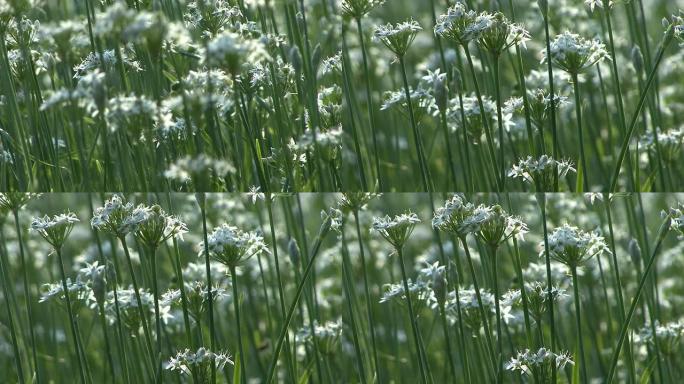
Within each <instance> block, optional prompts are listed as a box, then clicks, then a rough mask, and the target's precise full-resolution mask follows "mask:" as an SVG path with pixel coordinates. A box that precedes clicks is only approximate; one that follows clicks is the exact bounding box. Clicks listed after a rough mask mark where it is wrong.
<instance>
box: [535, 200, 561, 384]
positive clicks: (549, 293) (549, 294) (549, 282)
mask: <svg viewBox="0 0 684 384" xmlns="http://www.w3.org/2000/svg"><path fill="white" fill-rule="evenodd" d="M536 197H537V203H538V204H539V208H541V212H542V226H543V227H544V259H545V261H546V300H547V303H548V307H549V308H548V312H549V327H550V330H551V350H552V351H555V350H556V324H555V319H554V313H553V279H552V278H551V255H550V254H549V230H548V228H547V226H546V194H545V193H543V192H542V193H537V194H536ZM538 327H539V326H538ZM539 332H540V335H541V336H543V334H542V332H541V327H539ZM540 342H543V341H542V340H541V339H540ZM556 374H557V372H556V365H555V364H552V365H551V377H552V381H551V382H552V383H555V382H556Z"/></svg>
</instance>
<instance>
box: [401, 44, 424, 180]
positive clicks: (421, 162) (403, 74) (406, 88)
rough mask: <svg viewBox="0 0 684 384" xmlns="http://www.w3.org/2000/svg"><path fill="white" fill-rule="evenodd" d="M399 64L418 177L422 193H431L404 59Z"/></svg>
mask: <svg viewBox="0 0 684 384" xmlns="http://www.w3.org/2000/svg"><path fill="white" fill-rule="evenodd" d="M399 63H400V64H401V78H402V79H403V81H404V91H405V93H406V105H407V108H408V112H409V119H410V120H411V128H412V130H413V140H414V141H415V142H416V152H418V163H419V165H420V175H421V179H422V181H423V190H424V192H431V191H432V188H431V187H430V184H429V181H428V176H427V164H426V162H425V157H424V155H423V150H422V144H421V140H420V133H419V132H418V124H417V123H416V118H415V116H414V115H413V106H412V103H411V89H410V88H409V83H408V79H407V78H406V64H405V63H404V57H403V56H400V57H399Z"/></svg>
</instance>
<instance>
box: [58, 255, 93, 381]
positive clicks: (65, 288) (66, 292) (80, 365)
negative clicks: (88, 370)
mask: <svg viewBox="0 0 684 384" xmlns="http://www.w3.org/2000/svg"><path fill="white" fill-rule="evenodd" d="M55 252H56V253H57V258H58V259H59V272H60V274H61V277H62V290H63V291H62V292H63V293H64V299H65V300H66V306H67V313H68V314H69V326H70V328H71V337H72V338H73V341H74V349H75V352H76V360H78V374H79V376H80V378H81V382H82V383H85V382H86V379H85V372H84V370H83V363H82V362H81V353H80V352H79V349H78V345H79V342H78V336H77V333H76V319H75V318H74V312H73V308H72V307H71V298H70V297H69V286H68V285H67V278H66V272H64V260H63V259H62V250H61V249H55ZM85 358H86V357H85V356H83V359H85Z"/></svg>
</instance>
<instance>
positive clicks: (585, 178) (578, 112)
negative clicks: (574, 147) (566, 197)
mask: <svg viewBox="0 0 684 384" xmlns="http://www.w3.org/2000/svg"><path fill="white" fill-rule="evenodd" d="M571 77H572V85H573V87H574V94H575V118H576V119H577V138H578V139H579V148H580V161H581V164H582V172H577V174H578V175H579V174H581V175H582V185H581V188H582V189H581V191H584V192H588V191H589V168H587V158H586V156H585V154H584V130H583V129H582V104H581V101H580V100H581V99H580V88H579V80H578V76H577V73H572V74H571ZM551 104H553V103H551ZM575 188H576V189H577V191H578V192H579V191H580V186H579V185H578V186H576V187H575Z"/></svg>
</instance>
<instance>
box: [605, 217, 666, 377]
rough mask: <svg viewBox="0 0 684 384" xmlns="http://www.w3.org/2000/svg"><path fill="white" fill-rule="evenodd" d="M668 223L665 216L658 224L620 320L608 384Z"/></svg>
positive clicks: (613, 374) (613, 373)
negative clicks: (624, 313)
mask: <svg viewBox="0 0 684 384" xmlns="http://www.w3.org/2000/svg"><path fill="white" fill-rule="evenodd" d="M670 224H671V222H670V218H669V217H666V218H665V220H663V223H662V224H661V225H660V229H658V236H657V238H656V244H655V248H653V252H652V253H651V258H650V259H649V260H648V264H646V268H645V269H644V271H643V273H642V275H641V279H639V286H638V287H637V290H636V293H635V294H634V298H633V299H632V304H631V305H630V307H629V312H627V317H626V318H625V320H624V321H623V322H622V328H621V330H620V336H619V338H618V343H617V345H616V346H615V350H614V351H613V356H612V358H611V364H610V371H609V373H608V377H607V378H606V383H608V384H610V383H612V382H613V377H614V376H615V370H616V368H617V363H618V360H619V359H620V350H621V349H622V345H623V344H624V342H625V339H626V338H627V333H628V332H629V324H630V322H631V321H632V317H633V316H634V312H635V311H636V307H637V305H638V304H639V298H640V297H641V292H642V291H643V290H644V286H645V285H646V280H648V277H649V272H650V271H651V269H652V268H653V266H654V265H655V260H656V256H657V255H658V250H659V249H660V245H661V244H662V242H663V240H664V239H665V236H666V235H667V232H668V231H669V229H670Z"/></svg>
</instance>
